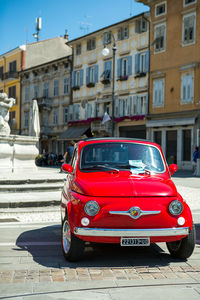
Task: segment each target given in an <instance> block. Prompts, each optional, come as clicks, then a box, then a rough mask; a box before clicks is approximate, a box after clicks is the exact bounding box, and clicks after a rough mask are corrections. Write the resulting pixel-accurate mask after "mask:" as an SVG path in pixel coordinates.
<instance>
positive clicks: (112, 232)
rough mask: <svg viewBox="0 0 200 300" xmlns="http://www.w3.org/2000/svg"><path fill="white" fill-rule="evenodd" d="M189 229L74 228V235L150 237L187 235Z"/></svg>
mask: <svg viewBox="0 0 200 300" xmlns="http://www.w3.org/2000/svg"><path fill="white" fill-rule="evenodd" d="M189 230H190V228H189V227H179V228H176V227H173V228H155V229H107V228H82V227H75V228H74V233H75V234H77V235H82V236H110V237H125V236H128V237H151V236H177V235H188V234H189Z"/></svg>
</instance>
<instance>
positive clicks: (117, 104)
mask: <svg viewBox="0 0 200 300" xmlns="http://www.w3.org/2000/svg"><path fill="white" fill-rule="evenodd" d="M114 113H115V117H116V118H118V117H119V99H118V98H115V111H114Z"/></svg>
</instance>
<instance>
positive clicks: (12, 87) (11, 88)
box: [8, 85, 16, 99]
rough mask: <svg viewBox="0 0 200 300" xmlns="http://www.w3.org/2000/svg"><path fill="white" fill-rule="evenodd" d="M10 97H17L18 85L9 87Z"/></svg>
mask: <svg viewBox="0 0 200 300" xmlns="http://www.w3.org/2000/svg"><path fill="white" fill-rule="evenodd" d="M8 98H14V99H16V85H13V86H10V87H9V88H8Z"/></svg>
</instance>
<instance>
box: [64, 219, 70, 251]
mask: <svg viewBox="0 0 200 300" xmlns="http://www.w3.org/2000/svg"><path fill="white" fill-rule="evenodd" d="M62 243H63V250H64V251H65V253H68V252H69V249H70V246H71V230H70V226H69V222H68V221H67V220H66V221H65V222H64V224H63V241H62Z"/></svg>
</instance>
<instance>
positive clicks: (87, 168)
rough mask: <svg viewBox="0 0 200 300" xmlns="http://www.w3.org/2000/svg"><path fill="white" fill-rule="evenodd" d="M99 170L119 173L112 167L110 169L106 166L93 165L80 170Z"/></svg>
mask: <svg viewBox="0 0 200 300" xmlns="http://www.w3.org/2000/svg"><path fill="white" fill-rule="evenodd" d="M95 169H96V170H99V169H105V170H106V169H107V170H110V171H114V172H117V173H119V169H116V168H113V167H110V166H106V165H93V166H88V167H85V168H82V170H95Z"/></svg>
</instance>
